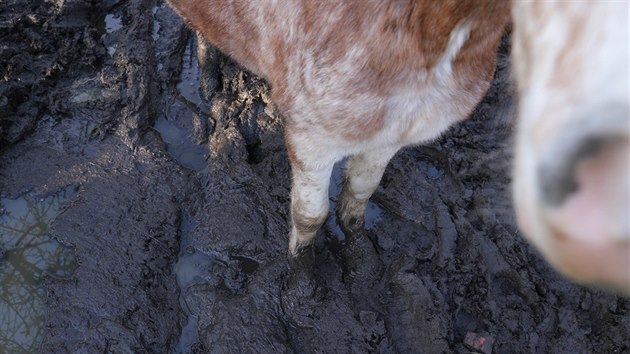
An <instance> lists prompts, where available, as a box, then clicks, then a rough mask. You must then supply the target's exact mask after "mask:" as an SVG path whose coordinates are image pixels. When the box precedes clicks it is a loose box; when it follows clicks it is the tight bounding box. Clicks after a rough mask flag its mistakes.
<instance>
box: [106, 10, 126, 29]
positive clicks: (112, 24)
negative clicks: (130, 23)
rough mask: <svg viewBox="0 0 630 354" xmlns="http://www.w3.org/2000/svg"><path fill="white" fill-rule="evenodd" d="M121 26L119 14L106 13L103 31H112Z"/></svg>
mask: <svg viewBox="0 0 630 354" xmlns="http://www.w3.org/2000/svg"><path fill="white" fill-rule="evenodd" d="M121 28H123V24H122V19H121V18H120V16H116V15H114V14H107V15H106V16H105V32H106V33H112V32H115V31H118V30H119V29H121Z"/></svg>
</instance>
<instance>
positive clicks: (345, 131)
mask: <svg viewBox="0 0 630 354" xmlns="http://www.w3.org/2000/svg"><path fill="white" fill-rule="evenodd" d="M170 3H171V5H172V6H173V7H174V8H175V10H176V11H177V12H178V13H179V14H180V15H181V16H182V17H183V18H184V19H185V20H186V21H187V23H188V24H189V25H190V26H191V27H192V28H194V29H196V30H198V31H200V32H201V33H202V34H203V36H204V37H205V38H206V39H207V40H208V41H209V42H210V43H212V44H214V45H215V46H217V47H218V48H219V49H220V50H222V51H223V52H225V53H226V54H228V55H230V56H231V57H233V58H234V59H236V60H237V61H239V62H240V63H241V64H243V65H244V66H245V67H247V68H248V69H250V70H251V71H253V72H255V73H257V74H259V75H261V76H263V77H264V78H265V79H267V80H268V81H269V83H270V84H271V86H272V88H273V99H274V101H275V103H276V104H277V106H278V107H279V109H280V110H281V111H282V112H283V114H284V116H285V132H286V137H285V138H286V139H285V140H286V147H287V150H288V153H289V158H290V162H291V168H292V174H293V176H292V177H293V182H292V183H293V185H292V189H291V218H292V222H291V231H290V235H289V251H290V254H291V255H296V254H297V253H298V252H299V251H300V250H301V249H302V248H304V247H305V246H307V245H309V244H310V243H311V242H312V240H313V237H314V236H315V233H316V232H317V230H318V229H319V228H320V226H321V225H322V224H323V223H324V221H325V219H326V217H327V215H328V194H327V193H328V184H329V180H330V175H331V172H332V168H333V165H334V163H335V162H337V161H339V160H341V159H342V158H344V157H348V161H347V164H346V170H345V183H344V186H343V189H342V192H341V196H340V198H339V204H338V210H337V214H338V216H339V218H338V220H339V221H340V223H341V225H342V227H343V228H345V229H347V230H351V231H352V230H356V229H358V228H361V227H362V225H363V219H364V218H363V214H364V211H365V208H366V205H367V202H368V199H369V198H370V196H371V195H372V193H373V192H374V190H375V189H376V187H377V186H378V183H379V181H380V179H381V176H382V174H383V171H384V170H385V167H386V166H387V164H388V162H389V160H390V159H391V158H392V156H393V155H394V154H395V153H396V152H397V151H398V150H399V149H400V148H402V147H404V146H408V145H413V144H421V143H423V142H427V141H430V140H432V139H435V138H436V137H438V136H439V135H440V134H441V133H442V132H443V131H445V130H446V129H447V128H448V127H449V126H450V125H451V124H453V123H455V122H458V121H461V120H463V119H465V118H466V117H467V116H468V114H469V113H470V112H471V111H472V109H473V108H474V107H475V105H476V104H477V103H478V102H479V100H480V99H481V98H482V96H483V95H484V93H485V91H486V90H487V88H488V86H489V83H490V80H491V79H492V76H493V73H494V69H495V55H496V49H497V46H498V44H499V41H500V39H501V37H502V35H503V34H504V33H505V30H506V26H508V24H509V22H510V21H511V5H512V4H511V3H510V2H509V1H502V0H442V1H434V0H425V1H422V0H325V1H317V0H260V1H238V0H235V1H229V0H170ZM591 7H593V9H595V8H597V11H591V10H590V8H591ZM617 7H623V6H621V5H620V4H611V5H610V7H607V6H606V4H604V3H584V2H583V3H581V4H580V5H575V6H574V5H572V4H567V3H564V4H551V3H545V4H543V3H542V2H541V3H537V2H526V1H523V2H519V1H515V2H514V9H513V11H512V12H513V14H514V24H515V27H516V29H515V36H514V41H515V50H514V52H515V58H514V61H515V63H516V69H517V70H516V71H517V78H518V79H519V89H520V94H521V96H522V102H521V106H520V107H521V116H522V121H521V123H520V128H519V129H520V130H519V133H518V134H519V139H518V141H519V145H518V149H517V150H518V161H517V168H516V176H515V177H516V184H515V185H516V187H515V189H516V196H517V202H518V204H517V207H518V212H519V214H520V215H521V224H522V226H523V227H524V229H525V230H526V231H527V233H528V234H529V235H530V236H531V238H532V240H533V241H534V243H535V244H536V245H537V246H539V248H540V249H541V250H542V252H543V253H544V254H545V255H546V256H547V257H548V258H549V259H550V260H551V262H552V263H553V264H555V265H557V266H558V267H559V268H560V269H562V270H564V271H566V272H568V273H569V274H571V275H572V276H574V277H577V278H578V279H581V280H585V281H595V280H602V281H603V282H606V283H608V284H612V285H613V286H615V287H617V288H623V289H626V290H627V291H630V285H628V284H629V283H630V275H628V272H630V270H628V267H627V265H628V264H627V262H626V263H625V264H623V261H624V255H625V257H626V258H627V257H628V227H627V210H628V206H627V204H628V198H627V190H628V188H627V185H626V189H625V192H624V193H625V194H624V195H622V196H620V194H618V193H617V192H616V189H617V188H620V187H623V184H624V183H623V182H624V181H623V180H622V179H624V178H625V179H627V153H628V147H627V144H628V133H627V121H628V118H627V114H628V100H627V74H628V69H627V58H628V56H627V50H628V48H627V43H628V37H627V36H628V33H627V30H628V29H627V6H626V8H625V9H617ZM624 16H625V17H624ZM624 21H625V22H624ZM556 31H557V34H556ZM609 51H610V52H609ZM624 51H625V52H624ZM624 70H625V71H624ZM600 72H601V73H600ZM600 75H602V77H600ZM624 79H625V81H623V80H624ZM624 85H625V86H624ZM624 124H625V125H626V126H624ZM624 128H626V131H624V130H623V129H624ZM613 137H614V139H613ZM609 138H610V139H611V140H614V141H615V142H614V143H611V144H612V145H611V144H608V140H609ZM592 141H595V142H596V143H597V144H596V145H597V146H602V148H601V149H594V148H591V147H590V145H589V144H591V145H592ZM584 144H586V145H584ZM609 145H610V149H609ZM594 150H597V151H595V152H593V154H589V153H590V152H591V151H594ZM600 150H601V151H600ZM608 150H611V152H608ZM600 154H601V155H602V156H603V155H605V156H606V159H607V157H608V155H611V156H610V158H611V159H618V160H620V161H618V163H610V164H609V165H610V166H608V165H606V164H605V163H601V164H604V165H605V166H604V169H605V171H607V172H601V174H602V176H590V175H589V173H588V170H589V167H588V166H587V167H584V168H582V164H581V163H580V162H581V161H582V160H585V159H587V158H586V157H590V156H595V155H597V156H599V155H600ZM598 159H599V158H598ZM598 159H596V160H598ZM589 163H590V162H589ZM598 163H600V162H597V161H596V162H593V163H592V164H595V166H594V167H591V168H590V169H595V170H597V171H599V170H600V166H599V165H598ZM621 163H626V166H625V168H626V171H622V170H623V167H624V166H622V167H619V166H620V164H621ZM608 167H611V168H610V169H608ZM613 167H615V168H617V167H619V170H613V169H612V168H613ZM583 169H585V170H587V171H586V172H584V171H582V170H583ZM597 171H596V172H597ZM574 172H575V173H574ZM620 172H626V174H625V175H622V174H620ZM582 175H585V176H582ZM574 176H575V177H574ZM598 178H606V181H609V183H610V188H608V189H606V191H605V192H601V193H599V192H598V191H596V192H594V193H596V194H597V195H596V197H598V198H599V199H598V202H599V204H597V203H591V200H590V199H587V200H583V201H580V200H579V198H577V199H578V200H577V202H573V197H571V195H572V194H573V193H572V192H573V189H571V188H566V183H567V182H571V183H577V184H579V185H580V186H579V189H578V190H579V191H582V189H583V188H582V184H584V185H585V186H588V185H589V184H593V187H594V188H600V187H601V185H600V182H599V180H598ZM592 179H594V181H592ZM613 192H615V193H613ZM589 193H590V192H589ZM619 193H620V192H619ZM586 198H588V197H586ZM567 203H574V204H576V206H572V205H573V204H571V205H569V206H568V207H567V209H569V210H568V211H567V210H564V209H565V208H564V205H565V204H567ZM609 203H614V204H609ZM585 208H586V209H585ZM600 208H602V209H600ZM606 208H608V209H606ZM623 208H625V209H623ZM586 211H588V213H589V215H592V218H591V219H593V220H592V222H591V221H589V220H587V218H578V221H579V222H583V224H579V223H578V224H574V219H575V216H576V215H579V214H580V213H583V212H586ZM598 213H599V214H598ZM615 213H616V214H615ZM624 213H625V214H624ZM624 222H625V224H624ZM576 226H577V227H578V230H574V228H575V227H576ZM587 228H590V229H588V230H591V231H592V232H596V233H601V235H599V234H598V235H594V234H592V233H591V231H588V232H586V230H587ZM558 235H561V236H558ZM613 245H614V246H613ZM588 247H594V251H593V252H591V253H589V252H587V251H586V249H587V248H588ZM603 251H605V252H606V254H605V255H604V256H601V255H598V254H597V252H603ZM612 253H615V256H614V257H612ZM574 257H577V258H574ZM608 257H611V258H610V259H608ZM613 258H614V259H613ZM590 261H593V262H595V264H597V267H594V268H592V269H591V268H589V269H586V268H585V267H583V266H582V265H583V264H588V262H590ZM602 261H603V263H602ZM609 261H610V262H609ZM626 261H627V259H626ZM582 262H584V263H582ZM624 266H625V267H626V268H625V269H623V267H624ZM618 267H622V268H620V269H619V268H618Z"/></svg>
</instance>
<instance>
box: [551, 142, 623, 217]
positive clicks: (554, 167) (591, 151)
mask: <svg viewBox="0 0 630 354" xmlns="http://www.w3.org/2000/svg"><path fill="white" fill-rule="evenodd" d="M620 140H623V138H621V137H591V138H587V139H584V140H583V141H582V142H581V143H580V144H579V145H577V146H575V147H574V148H573V149H570V150H569V151H568V152H565V156H564V157H562V156H550V158H548V159H546V160H547V161H546V163H543V164H542V165H541V166H540V170H539V177H540V183H541V186H540V187H541V189H542V198H543V200H544V201H545V203H546V204H547V205H549V206H551V207H557V206H560V205H562V204H563V203H564V201H565V200H566V199H567V197H568V196H570V195H571V194H573V193H575V192H576V191H577V190H578V189H579V185H578V181H577V179H576V171H577V167H578V165H579V164H580V163H581V162H582V161H585V160H587V159H589V158H593V157H596V156H597V155H598V154H599V153H600V151H602V149H603V148H604V147H606V146H608V145H613V144H616V143H618V142H619V141H620ZM552 153H556V154H557V155H560V154H561V153H562V152H552Z"/></svg>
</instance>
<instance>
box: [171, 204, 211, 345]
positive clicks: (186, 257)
mask: <svg viewBox="0 0 630 354" xmlns="http://www.w3.org/2000/svg"><path fill="white" fill-rule="evenodd" d="M192 227H194V226H193V225H192V223H191V222H190V219H189V217H188V216H187V215H184V216H183V218H182V224H181V226H180V252H179V256H178V259H177V263H175V265H174V266H173V272H174V273H175V276H176V278H177V285H178V286H179V304H180V306H181V308H182V309H183V311H184V313H185V314H186V315H187V317H188V318H187V320H186V324H185V325H184V327H182V333H181V334H180V336H179V340H178V342H177V344H176V345H175V347H174V348H173V352H174V353H178V354H179V353H189V352H190V348H191V347H192V346H194V345H195V344H196V343H198V342H199V333H198V332H197V317H196V316H194V315H193V314H192V313H191V311H190V309H189V307H188V304H187V303H186V297H185V295H186V291H187V290H188V288H189V287H190V286H192V285H194V284H196V283H197V281H199V280H200V279H201V278H202V277H203V276H204V275H206V274H208V273H210V270H211V269H210V268H211V267H212V265H213V263H215V262H216V260H215V258H214V257H212V256H210V255H207V254H205V253H203V252H200V251H197V250H195V249H194V248H193V247H192V246H190V240H189V239H188V235H189V233H190V230H191V229H192Z"/></svg>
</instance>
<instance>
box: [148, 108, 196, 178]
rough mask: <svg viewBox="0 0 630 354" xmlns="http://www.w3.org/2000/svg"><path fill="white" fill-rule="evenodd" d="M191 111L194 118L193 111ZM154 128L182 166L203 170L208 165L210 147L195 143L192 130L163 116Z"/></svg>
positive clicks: (169, 151)
mask: <svg viewBox="0 0 630 354" xmlns="http://www.w3.org/2000/svg"><path fill="white" fill-rule="evenodd" d="M184 109H185V108H184ZM169 110H171V109H169ZM189 113H190V115H191V120H192V112H189ZM154 128H155V129H156V130H157V131H158V132H159V133H160V136H162V140H163V141H164V143H165V144H166V151H167V152H168V153H169V154H170V155H171V156H172V157H173V158H174V159H175V160H177V161H179V163H180V164H181V165H182V166H184V167H186V168H189V169H191V170H193V171H202V170H204V169H205V168H207V167H208V163H207V162H206V159H207V158H208V154H209V152H208V147H207V146H205V145H199V144H195V143H194V142H193V140H192V136H191V132H190V130H188V129H184V128H181V127H180V126H179V125H177V123H175V122H173V121H170V120H167V119H166V118H165V117H163V116H161V117H159V118H158V119H157V120H156V121H155V125H154Z"/></svg>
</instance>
